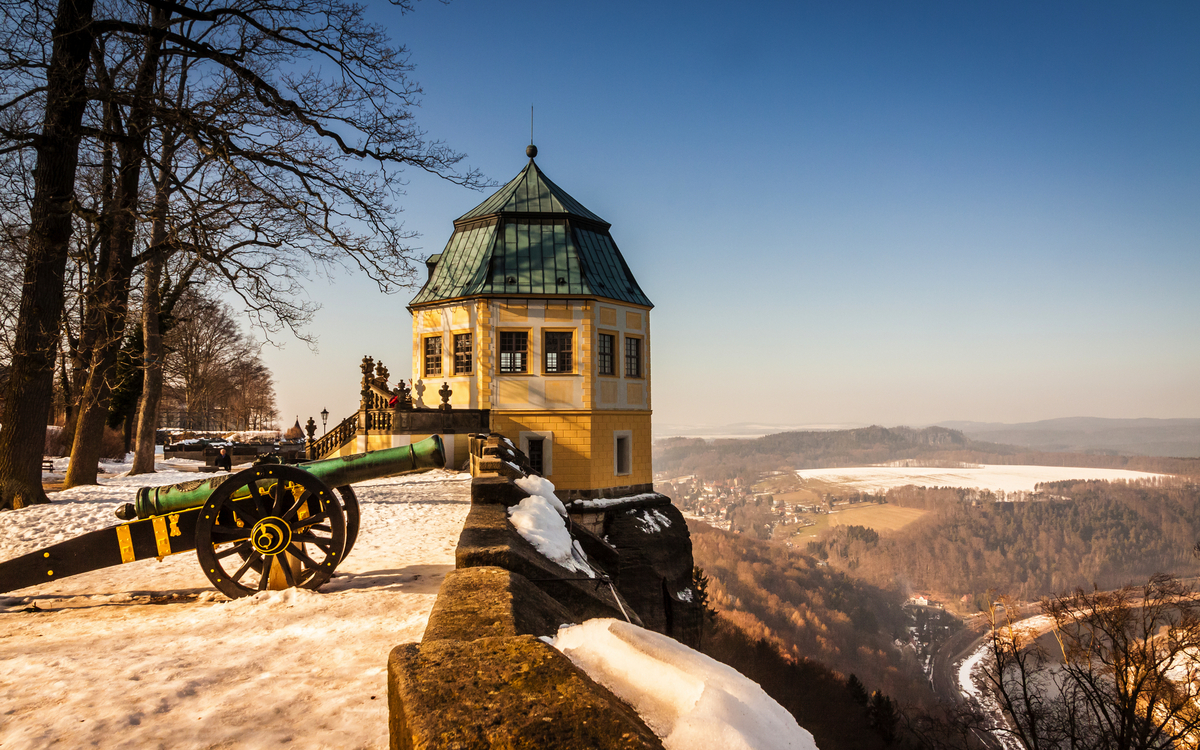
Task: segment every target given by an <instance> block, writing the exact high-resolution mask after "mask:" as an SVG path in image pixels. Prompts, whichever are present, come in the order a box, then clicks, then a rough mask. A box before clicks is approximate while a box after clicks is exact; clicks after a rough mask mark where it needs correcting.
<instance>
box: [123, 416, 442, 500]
mask: <svg viewBox="0 0 1200 750" xmlns="http://www.w3.org/2000/svg"><path fill="white" fill-rule="evenodd" d="M445 463H446V459H445V454H444V453H443V450H442V439H441V438H440V437H438V436H437V435H434V436H433V437H430V438H426V439H425V440H422V441H421V442H419V443H413V444H412V445H402V446H399V447H398V448H387V449H385V450H381V451H369V452H367V453H357V454H355V455H353V456H339V457H337V458H327V459H324V460H322V461H309V462H308V463H304V464H300V468H301V469H304V470H305V471H307V472H308V473H309V474H312V475H313V476H314V477H316V478H317V479H320V480H321V481H322V482H324V483H325V485H326V486H328V487H341V486H342V485H346V484H354V483H356V482H365V481H367V480H368V479H383V478H385V477H393V476H398V475H400V474H416V473H419V472H422V471H429V470H430V469H440V468H441V467H442V466H444V465H445ZM231 476H233V475H232V474H223V475H221V476H219V477H210V478H208V479H195V480H192V481H190V482H181V483H179V484H172V485H168V486H166V487H142V488H141V489H139V490H138V493H137V500H136V501H135V502H134V510H135V512H136V513H137V517H138V518H150V517H151V516H161V515H163V514H164V513H178V512H179V511H181V510H186V509H188V508H196V507H199V506H201V505H203V504H204V503H205V501H207V500H208V496H209V495H211V494H212V492H213V490H215V489H216V488H217V487H219V486H220V485H221V483H222V482H224V481H225V480H226V479H228V478H229V477H231Z"/></svg>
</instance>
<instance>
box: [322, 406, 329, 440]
mask: <svg viewBox="0 0 1200 750" xmlns="http://www.w3.org/2000/svg"><path fill="white" fill-rule="evenodd" d="M328 421H329V410H328V409H322V410H321V434H322V435H324V434H325V424H326V423H327V422H328Z"/></svg>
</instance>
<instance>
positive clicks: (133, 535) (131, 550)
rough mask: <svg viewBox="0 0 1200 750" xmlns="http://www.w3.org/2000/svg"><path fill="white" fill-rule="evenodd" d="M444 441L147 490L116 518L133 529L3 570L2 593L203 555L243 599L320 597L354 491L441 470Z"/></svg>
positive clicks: (340, 554) (347, 534)
mask: <svg viewBox="0 0 1200 750" xmlns="http://www.w3.org/2000/svg"><path fill="white" fill-rule="evenodd" d="M444 463H445V459H444V453H443V448H442V441H441V439H440V438H439V437H438V436H437V435H434V436H432V437H430V438H427V439H426V440H422V441H421V442H419V443H414V444H412V445H406V446H400V447H397V448H390V449H386V450H379V451H371V452H368V453H359V454H356V455H353V456H344V457H337V458H330V459H325V460H321V461H311V462H308V463H304V464H300V465H298V466H288V465H283V464H278V463H261V464H256V465H255V466H253V467H251V468H249V469H245V470H243V471H240V472H238V473H236V474H228V475H222V476H216V477H211V478H207V479H199V480H194V481H190V482H182V483H180V484H175V485H169V486H164V487H143V488H141V489H139V490H138V493H137V498H136V500H135V502H133V503H127V504H125V505H123V506H121V508H119V509H118V511H117V515H118V517H119V518H121V519H123V520H125V521H126V523H122V524H118V525H116V526H110V527H108V528H105V529H100V530H98V531H92V532H89V533H86V534H82V535H80V536H77V537H75V538H73V539H69V540H67V541H65V542H61V543H59V544H55V545H52V546H50V547H46V548H44V549H40V550H37V551H36V552H31V553H29V554H26V555H22V556H20V557H17V558H14V559H12V560H6V561H3V562H0V593H3V592H7V591H14V590H16V589H21V588H25V587H26V586H33V585H36V584H38V583H43V582H46V581H51V580H57V579H59V578H65V577H67V576H72V575H78V574H80V573H86V572H88V571H92V570H99V569H101V568H106V567H110V566H113V565H120V564H122V563H128V562H133V561H135V560H143V559H146V558H149V557H156V558H159V559H161V558H163V557H165V556H167V555H174V554H178V553H181V552H188V551H190V550H193V549H194V550H196V556H197V558H198V561H199V562H200V565H201V568H202V569H203V571H204V575H205V576H206V577H207V578H208V580H209V581H211V582H212V584H213V586H215V587H216V588H217V589H218V590H220V591H221V592H222V593H223V594H225V595H226V596H228V597H230V598H233V599H236V598H238V597H242V596H249V595H251V594H254V593H257V592H259V591H264V590H267V589H279V588H290V587H293V586H298V587H302V588H307V589H317V588H318V587H320V586H321V585H322V584H323V583H325V582H326V581H328V580H329V578H330V576H331V575H333V572H334V570H335V569H336V568H337V566H338V564H340V563H341V561H342V560H344V559H345V558H346V556H347V555H349V554H350V550H351V549H352V548H353V546H354V542H355V539H356V538H357V536H358V525H359V508H358V500H357V498H356V497H355V494H354V490H353V489H352V487H351V485H353V484H355V483H357V482H364V481H367V480H370V479H383V478H387V477H392V476H399V475H402V474H415V473H420V472H424V471H429V470H431V469H437V468H441V467H442V466H443V465H444Z"/></svg>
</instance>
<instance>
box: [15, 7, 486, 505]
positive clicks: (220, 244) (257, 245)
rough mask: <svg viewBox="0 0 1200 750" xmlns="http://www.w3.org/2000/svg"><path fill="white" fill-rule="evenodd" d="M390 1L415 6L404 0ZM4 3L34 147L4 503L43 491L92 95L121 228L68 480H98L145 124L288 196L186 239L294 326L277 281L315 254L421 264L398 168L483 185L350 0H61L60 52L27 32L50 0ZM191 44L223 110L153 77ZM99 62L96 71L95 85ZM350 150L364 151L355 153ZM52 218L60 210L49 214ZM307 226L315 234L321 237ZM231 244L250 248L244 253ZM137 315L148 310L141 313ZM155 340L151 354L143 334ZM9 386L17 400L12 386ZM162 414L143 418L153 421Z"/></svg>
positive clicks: (104, 269) (114, 230) (20, 120)
mask: <svg viewBox="0 0 1200 750" xmlns="http://www.w3.org/2000/svg"><path fill="white" fill-rule="evenodd" d="M396 4H397V5H399V6H400V7H401V8H402V9H404V10H408V9H410V6H409V3H408V1H407V0H401V1H400V2H397V3H396ZM0 7H2V8H3V9H4V11H5V12H6V15H5V16H4V17H3V20H4V24H3V28H2V29H0V54H7V60H8V65H9V69H10V70H11V71H15V72H14V74H13V75H12V76H9V77H7V78H6V79H5V80H4V88H3V97H4V99H3V101H0V119H2V121H0V135H2V136H3V137H4V138H5V145H4V148H6V149H8V150H18V149H33V150H34V151H35V152H36V154H37V168H36V169H35V172H34V176H35V179H34V182H35V191H34V199H33V201H32V204H31V208H30V216H31V227H32V228H31V231H30V233H29V237H30V241H29V252H28V254H27V262H26V278H27V280H26V282H25V283H24V285H23V298H22V316H21V318H20V319H19V320H18V325H17V331H16V335H15V341H16V344H15V355H14V359H13V368H12V371H13V376H14V377H13V380H12V383H11V384H10V388H9V391H8V393H9V398H8V399H7V400H6V402H5V418H4V427H3V429H2V431H0V507H18V506H20V505H23V504H25V503H28V502H36V501H41V500H44V495H43V493H42V492H41V488H40V483H39V482H38V475H37V467H38V460H37V459H38V458H39V456H38V455H37V448H36V446H40V445H41V444H42V442H43V440H42V439H41V436H42V434H43V432H44V429H45V427H44V423H45V418H46V417H45V415H46V413H47V412H48V409H49V394H50V392H51V384H52V379H53V364H54V351H55V346H54V343H55V342H54V339H55V335H56V334H57V326H58V322H59V319H60V317H61V315H62V309H63V306H62V276H63V274H62V270H63V268H64V266H65V262H66V257H67V252H68V245H69V235H70V228H71V227H70V212H69V209H70V208H71V205H72V204H71V192H72V188H73V183H74V182H75V171H76V170H75V165H76V163H77V161H78V154H79V145H80V141H81V138H82V137H83V135H84V130H85V129H84V128H83V126H82V124H81V121H82V114H83V110H84V107H85V106H86V103H87V101H88V97H89V96H91V97H93V98H94V99H95V100H96V101H98V102H100V103H101V104H102V105H103V111H104V113H105V114H104V117H102V118H100V124H99V125H98V126H96V127H94V128H93V129H92V131H91V132H90V134H91V135H93V136H95V138H96V140H97V141H98V142H101V143H111V144H114V147H115V149H116V151H117V153H118V155H119V159H118V162H119V164H118V165H117V166H116V167H115V169H116V172H115V174H116V177H115V179H114V182H113V185H114V187H115V189H114V192H113V195H112V201H111V203H108V202H106V210H105V211H104V212H102V223H104V222H106V223H104V226H106V227H107V228H108V231H107V232H104V233H102V242H108V243H110V245H109V246H107V247H103V248H101V256H100V257H101V258H104V259H106V260H104V261H103V262H102V263H99V264H97V266H96V269H95V270H96V273H97V276H96V277H95V283H90V284H89V286H88V290H89V294H92V293H93V292H94V293H95V295H96V296H95V299H94V300H89V307H90V308H91V309H92V310H94V313H92V314H89V315H87V316H85V317H86V319H87V321H88V325H87V326H85V335H86V336H88V337H89V338H90V339H91V341H90V342H84V343H85V344H87V343H92V344H93V345H92V346H90V347H89V346H86V345H84V346H81V351H83V352H84V356H85V357H86V358H87V361H88V374H87V379H86V383H85V386H84V388H85V394H86V397H84V398H81V399H80V401H81V404H82V407H83V408H81V409H80V414H79V417H78V430H77V433H76V439H75V448H74V449H73V460H72V474H71V475H70V476H69V477H68V482H69V483H81V482H87V481H94V462H93V461H91V460H90V458H89V456H88V450H89V449H88V446H89V441H88V440H87V438H86V434H87V433H89V432H90V431H92V430H94V429H95V428H94V425H95V424H96V422H97V419H96V413H98V412H100V411H101V410H102V406H103V404H104V402H105V398H106V391H105V389H106V388H107V387H108V385H107V377H108V375H109V374H110V373H111V370H112V367H113V365H112V362H113V356H112V354H111V350H112V349H114V348H115V347H118V346H119V341H120V336H119V335H115V334H118V333H120V328H121V326H123V324H124V317H125V316H124V306H125V304H126V302H125V300H126V299H127V296H126V295H127V290H128V285H129V269H130V267H131V265H132V264H134V263H136V261H137V259H136V257H134V256H132V255H131V250H130V246H131V243H132V242H133V241H134V237H135V235H136V225H135V220H134V217H135V216H136V215H137V214H138V211H139V210H140V207H139V190H140V189H141V185H140V182H139V179H140V174H141V171H142V170H141V167H142V165H143V163H144V161H145V160H146V159H147V158H150V157H149V156H148V155H149V154H155V153H157V152H156V151H155V150H154V148H153V147H152V144H150V143H148V140H147V136H148V134H150V133H152V132H154V131H155V130H157V129H160V128H161V127H162V126H163V125H164V124H166V123H172V122H174V123H177V124H179V125H180V132H181V133H182V134H183V135H184V136H185V138H186V139H187V141H188V142H189V143H191V144H193V145H194V146H195V148H196V149H197V152H198V153H204V154H210V155H215V157H216V158H217V161H218V162H219V163H220V165H221V169H222V170H224V171H225V173H226V174H227V175H228V176H229V177H230V178H236V179H238V180H240V181H241V182H242V183H244V185H245V190H246V192H247V194H251V193H253V192H254V191H255V190H257V191H259V192H260V193H262V194H263V195H265V196H267V200H266V201H265V203H266V205H273V206H274V207H275V208H277V209H279V210H281V211H284V210H286V212H288V213H289V218H288V220H287V221H286V222H284V223H283V224H282V225H281V226H287V227H289V228H288V229H287V230H284V231H278V230H274V231H271V230H268V231H264V230H263V227H262V225H260V224H257V223H256V222H255V221H253V220H251V219H250V216H249V213H248V212H247V213H243V214H241V215H239V216H237V217H236V218H235V219H232V220H229V219H226V220H224V221H217V222H215V226H216V227H217V228H218V231H217V235H218V236H217V238H216V239H217V241H214V237H213V236H212V234H213V233H212V231H211V230H212V226H213V225H211V224H210V225H209V226H207V227H204V228H195V232H194V234H193V237H192V240H193V243H192V244H190V247H191V249H192V250H193V251H194V252H196V253H200V254H202V253H208V256H209V257H208V258H207V261H206V262H209V263H210V264H211V271H212V272H213V273H214V274H216V275H217V276H219V277H221V278H224V279H225V281H226V282H227V283H228V284H229V285H230V287H231V288H232V289H233V291H234V292H235V293H236V294H239V295H240V296H242V298H243V299H244V300H245V301H246V302H247V305H248V307H249V309H250V310H251V312H252V313H254V314H255V315H257V316H259V318H260V320H261V321H262V322H264V323H265V324H275V325H279V326H282V327H289V328H294V326H293V325H292V322H293V321H296V320H302V319H303V313H304V311H305V309H306V308H305V306H303V305H300V306H297V305H296V304H295V303H294V302H292V300H293V299H294V297H290V298H289V294H288V292H294V291H295V290H296V287H295V286H294V285H293V286H289V285H288V284H287V283H286V282H289V281H290V282H295V283H299V280H301V279H303V278H305V277H306V275H307V273H308V272H309V271H311V270H313V269H315V270H317V271H318V272H321V271H327V270H329V269H330V268H332V267H334V266H336V265H338V264H342V263H349V264H350V265H352V266H354V267H357V268H359V269H361V270H363V271H365V272H367V273H368V274H369V275H371V277H372V278H374V279H375V280H376V281H377V282H378V283H379V284H380V286H381V287H383V288H390V287H393V286H394V285H396V284H397V283H404V282H405V281H407V280H408V279H409V278H410V277H411V273H412V263H411V262H410V260H411V259H410V257H409V255H408V253H407V250H406V248H405V247H404V240H405V239H406V236H405V234H404V233H403V231H402V229H401V228H400V225H399V224H397V223H396V222H395V221H394V216H395V213H396V211H395V208H394V207H393V206H392V205H391V204H390V200H391V196H394V195H396V194H398V193H399V192H400V186H401V183H400V182H399V178H398V175H397V169H398V168H400V167H404V166H409V167H416V168H419V169H423V170H425V171H428V172H431V173H434V174H437V175H439V176H442V177H445V178H447V179H451V180H454V181H457V182H460V183H462V184H467V185H472V184H477V183H479V182H480V179H479V176H478V174H477V173H475V172H473V171H468V172H466V173H459V172H457V171H455V168H454V165H455V164H457V163H458V161H459V160H460V158H461V156H460V155H459V154H456V153H454V152H453V151H450V150H449V149H447V148H446V147H445V146H444V145H442V144H441V143H439V142H436V141H428V140H427V139H426V138H425V136H424V133H422V132H421V131H420V130H419V129H418V128H416V127H415V125H414V124H413V116H412V107H414V106H416V103H417V102H416V96H417V95H419V93H420V90H419V88H418V87H417V86H416V85H415V84H413V83H411V81H410V80H409V79H408V77H407V74H408V72H409V71H410V69H411V66H410V64H409V62H408V58H407V54H406V53H405V51H404V49H403V48H397V47H393V46H391V45H390V44H389V41H388V39H387V36H386V34H385V33H384V32H383V30H382V29H379V28H378V27H375V26H372V25H370V24H368V23H367V22H366V21H365V20H364V18H363V9H362V8H361V7H359V6H356V5H352V4H349V3H346V2H342V1H341V0H247V1H246V2H242V3H238V4H236V5H234V6H225V5H219V4H210V3H205V2H202V3H199V4H198V5H196V6H191V5H186V4H182V3H174V2H171V1H170V0H144V2H139V1H138V0H124V2H122V0H114V4H113V6H112V7H107V6H106V7H105V9H104V12H103V13H102V14H101V16H102V17H99V18H93V17H92V13H93V6H92V4H91V3H90V2H82V0H76V1H74V2H72V0H61V2H60V4H59V7H58V18H57V19H56V27H55V28H56V31H55V34H54V36H53V39H54V40H55V44H54V48H53V52H52V53H51V54H49V55H47V54H46V51H45V50H44V49H43V48H40V47H39V45H38V43H37V42H36V41H35V40H36V39H37V38H38V37H37V33H38V32H39V31H41V32H44V30H45V28H46V27H47V26H48V25H49V24H48V21H47V20H46V18H45V16H46V15H47V13H46V9H45V7H44V6H43V5H42V4H41V3H39V2H33V3H28V4H13V5H2V6H0ZM107 40H112V42H111V43H110V42H108V41H107ZM112 45H115V47H114V46H112ZM122 45H124V46H123V47H122ZM111 49H121V50H123V51H124V52H126V53H127V54H126V55H125V56H123V57H120V60H121V61H122V62H123V63H126V64H127V67H126V68H124V70H127V71H130V73H129V75H127V76H125V77H122V76H120V75H117V74H116V72H115V71H116V70H117V69H118V66H113V65H111V64H105V61H106V60H108V59H109V58H108V57H106V54H107V52H108V51H109V50H111ZM89 55H91V56H92V58H93V59H92V61H91V62H92V65H91V66H90V67H89ZM184 59H187V60H191V61H194V62H198V63H199V68H202V70H199V71H198V75H199V77H200V78H201V79H202V80H203V81H205V82H206V85H207V86H208V88H207V89H206V90H207V91H209V92H213V93H222V92H223V93H225V94H226V95H227V96H226V100H227V101H236V102H241V103H244V104H247V105H248V106H249V109H248V110H245V109H243V110H240V111H237V112H236V115H235V116H232V117H231V116H227V115H228V113H227V112H226V111H224V110H222V109H220V108H216V107H207V106H191V107H185V108H177V107H176V108H172V107H171V106H169V105H170V104H171V100H170V99H169V98H168V97H166V96H163V95H162V92H165V91H168V90H170V87H169V86H164V85H161V84H162V83H164V82H165V81H166V79H167V78H169V77H170V75H173V73H172V72H171V71H175V70H179V69H181V67H180V66H179V65H174V62H177V61H179V60H184ZM47 60H48V63H47V62H46V61H47ZM304 60H309V61H312V62H313V63H315V66H314V68H312V69H311V70H308V71H304V70H302V69H301V68H300V67H299V66H298V63H300V62H302V61H304ZM131 61H132V63H131ZM133 63H136V64H133ZM173 65H174V67H172V66H173ZM89 71H90V72H91V73H92V80H93V81H94V82H95V85H94V87H93V89H91V90H90V91H85V90H84V83H85V81H86V80H87V75H88V73H89ZM322 71H326V72H322ZM218 99H219V98H218ZM204 101H207V100H204ZM193 103H195V102H193ZM40 111H44V113H45V116H44V117H43V118H42V124H41V126H40V127H35V126H33V125H31V123H32V122H34V120H33V119H32V118H31V113H37V112H40ZM152 123H156V124H155V125H154V126H153V127H151V124H152ZM347 159H357V160H360V161H361V162H363V163H364V164H367V165H373V167H369V166H364V167H363V168H362V169H361V170H358V171H355V170H348V169H346V168H345V165H346V163H347V162H346V160H347ZM165 161H166V160H165V159H164V162H165ZM52 162H53V163H52ZM171 174H172V178H171V180H170V184H172V185H174V186H175V187H176V188H179V187H181V186H185V185H189V184H193V183H191V182H190V178H189V179H182V178H181V175H180V172H179V171H177V170H174V171H171ZM51 175H52V176H53V179H50V176H51ZM39 176H40V177H39ZM163 184H165V183H163ZM207 184H208V185H209V186H212V185H213V184H214V183H213V182H208V183H207ZM252 202H253V201H251V202H250V203H252ZM248 206H249V204H243V207H244V208H248ZM48 216H52V217H55V218H54V220H53V221H51V222H50V223H49V224H47V223H46V217H48ZM55 222H57V223H55ZM358 226H362V227H365V230H356V229H355V227H358ZM311 236H316V237H319V238H320V240H319V241H310V240H309V239H308V237H311ZM183 237H184V235H182V234H178V235H175V237H174V238H173V239H174V240H181V239H182V238H183ZM162 239H163V238H162V237H161V236H160V237H159V240H162ZM285 247H286V248H288V249H290V250H294V251H297V252H298V253H299V254H297V255H288V254H287V253H283V257H282V259H281V258H280V253H279V250H281V249H283V248H285ZM234 253H240V255H239V256H238V257H237V258H236V261H235V260H233V255H234ZM227 263H228V264H227ZM238 264H241V265H238ZM153 275H154V274H153V272H152V273H151V274H150V276H151V278H152V277H153ZM281 282H283V283H281ZM281 289H282V290H284V292H283V293H280V291H279V290H281ZM151 296H153V295H151ZM35 300H40V301H37V302H36V303H35ZM93 302H94V304H93ZM27 308H28V314H26V310H27ZM144 319H145V313H144V314H143V325H145V322H144ZM268 330H270V329H269V326H268ZM147 352H148V354H147V356H148V357H152V356H153V354H152V353H151V352H150V347H147ZM31 389H32V390H31ZM17 393H20V394H21V398H20V399H17V398H13V396H14V395H15V394H17ZM31 394H32V395H33V396H34V398H30V397H29V396H30V395H31ZM43 396H44V397H43ZM14 404H17V405H19V407H20V408H19V409H17V411H13V407H14ZM151 416H152V415H147V428H146V429H145V430H142V429H139V435H145V434H147V433H148V432H149V425H150V423H151V421H152V420H151ZM34 433H37V434H36V435H35V434H34ZM76 454H78V458H79V459H82V460H76ZM89 472H91V473H89Z"/></svg>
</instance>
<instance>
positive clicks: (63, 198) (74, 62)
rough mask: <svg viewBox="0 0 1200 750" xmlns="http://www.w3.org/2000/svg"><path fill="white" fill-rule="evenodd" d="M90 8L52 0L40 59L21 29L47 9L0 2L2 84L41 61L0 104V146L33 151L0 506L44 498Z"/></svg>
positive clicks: (42, 24)
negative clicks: (33, 118) (36, 119)
mask: <svg viewBox="0 0 1200 750" xmlns="http://www.w3.org/2000/svg"><path fill="white" fill-rule="evenodd" d="M92 8H93V3H92V0H60V2H59V4H58V8H57V12H56V13H55V14H54V20H53V25H52V29H53V30H52V32H51V35H50V36H49V38H50V39H52V40H53V42H52V47H51V50H50V54H49V55H48V56H46V55H45V50H44V48H42V47H41V45H42V44H43V43H42V42H40V41H31V39H30V38H29V37H24V36H22V34H23V33H24V34H30V33H32V34H37V35H39V36H41V35H44V34H45V31H46V30H47V26H48V25H49V24H48V23H47V19H46V18H45V16H46V15H47V14H46V13H45V12H43V11H42V9H40V8H39V7H37V5H36V4H28V5H26V4H18V3H5V4H4V5H2V6H0V13H2V14H3V15H2V16H0V21H2V24H3V28H2V29H0V39H2V41H0V44H3V45H4V66H3V67H4V72H5V74H6V75H5V80H4V83H5V84H8V85H9V86H11V85H12V83H13V75H14V74H20V73H23V72H26V71H28V70H29V69H30V68H32V67H34V66H35V65H37V64H38V63H39V62H40V60H39V58H41V59H46V58H47V57H48V64H47V65H45V66H44V75H45V77H44V79H43V80H42V82H41V85H40V86H36V87H32V88H27V89H24V90H13V89H12V88H7V90H6V91H5V94H6V97H5V98H6V101H5V102H4V103H3V109H2V110H0V113H2V114H0V116H2V117H3V118H4V119H3V123H2V125H3V130H4V131H7V132H5V135H6V136H9V137H8V138H6V141H7V142H6V143H5V144H4V145H3V146H0V150H4V151H15V150H17V149H32V150H33V151H34V152H35V153H36V155H37V166H36V167H34V170H33V184H34V190H33V199H32V201H31V202H30V207H29V233H28V241H27V246H26V247H27V254H26V256H25V267H24V271H25V273H24V279H23V283H22V293H21V304H20V310H19V313H18V317H17V328H16V331H15V334H14V344H13V357H12V365H11V368H10V371H9V380H8V391H7V398H5V400H4V412H3V417H0V508H21V507H24V506H26V505H29V504H33V503H44V502H46V494H45V492H44V491H43V490H42V485H41V471H40V468H41V453H42V447H43V445H44V444H45V441H46V415H47V414H48V413H49V411H50V405H51V400H52V398H53V392H54V362H55V359H56V357H57V353H58V332H59V319H60V318H61V316H62V308H63V272H64V270H65V269H66V262H67V250H68V245H69V243H70V237H71V208H72V206H71V202H72V197H73V192H74V189H75V170H76V167H77V165H78V161H79V142H80V139H81V138H82V137H83V133H82V120H83V110H84V108H85V107H86V105H87V93H86V91H85V88H84V82H85V80H86V77H87V70H88V55H89V53H90V51H91V43H92V30H91V24H92V20H93V19H92ZM35 38H36V37H35ZM41 38H43V39H44V38H46V37H45V36H41ZM39 99H40V104H41V106H40V109H41V113H42V117H41V118H40V120H41V125H40V127H39V128H37V131H36V133H30V132H29V130H28V129H27V126H28V124H29V119H30V115H31V114H33V113H32V112H31V111H30V110H31V108H32V109H34V110H36V109H38V108H39V107H37V106H36V105H37V103H38V100H39ZM14 136H15V137H14Z"/></svg>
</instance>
